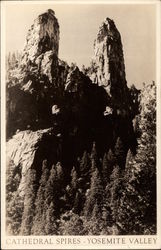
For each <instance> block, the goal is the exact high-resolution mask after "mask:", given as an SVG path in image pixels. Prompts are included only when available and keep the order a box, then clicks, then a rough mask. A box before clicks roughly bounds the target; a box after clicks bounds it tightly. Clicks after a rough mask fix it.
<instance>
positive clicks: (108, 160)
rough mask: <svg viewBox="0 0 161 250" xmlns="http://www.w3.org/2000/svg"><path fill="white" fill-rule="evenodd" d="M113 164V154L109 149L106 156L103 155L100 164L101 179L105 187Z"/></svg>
mask: <svg viewBox="0 0 161 250" xmlns="http://www.w3.org/2000/svg"><path fill="white" fill-rule="evenodd" d="M114 164H115V158H114V154H113V153H112V151H111V149H109V151H108V154H106V153H105V154H104V157H103V162H102V177H103V183H104V186H105V187H106V185H107V183H108V182H109V180H110V175H111V173H112V170H113V167H114Z"/></svg>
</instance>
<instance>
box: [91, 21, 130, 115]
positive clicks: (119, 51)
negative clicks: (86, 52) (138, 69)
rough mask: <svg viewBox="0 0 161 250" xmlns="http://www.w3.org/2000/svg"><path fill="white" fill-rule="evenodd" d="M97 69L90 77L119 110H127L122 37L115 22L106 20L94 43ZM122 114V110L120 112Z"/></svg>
mask: <svg viewBox="0 0 161 250" xmlns="http://www.w3.org/2000/svg"><path fill="white" fill-rule="evenodd" d="M93 65H95V69H94V70H93V72H92V74H91V75H90V77H91V79H92V80H93V82H94V83H95V84H98V86H102V87H103V88H104V89H105V90H106V92H107V94H108V95H109V96H110V97H111V99H112V104H115V106H117V108H118V107H119V108H122V109H123V108H124V109H125V108H126V109H127V107H126V105H127V102H126V101H127V92H128V90H127V84H126V76H125V64H124V56H123V48H122V42H121V36H120V33H119V31H118V30H117V28H116V26H115V23H114V21H113V20H111V19H109V18H106V19H105V20H104V22H103V23H102V25H101V26H100V28H99V32H98V34H97V38H96V40H95V42H94V61H93ZM120 112H121V110H120Z"/></svg>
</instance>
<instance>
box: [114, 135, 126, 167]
mask: <svg viewBox="0 0 161 250" xmlns="http://www.w3.org/2000/svg"><path fill="white" fill-rule="evenodd" d="M115 157H116V162H117V165H119V166H120V167H121V168H123V167H124V165H125V160H126V151H125V147H124V145H123V143H122V140H121V138H120V137H118V138H117V141H116V145H115Z"/></svg>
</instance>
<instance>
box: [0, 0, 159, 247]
mask: <svg viewBox="0 0 161 250" xmlns="http://www.w3.org/2000/svg"><path fill="white" fill-rule="evenodd" d="M53 2H54V4H62V5H63V4H64V5H65V4H113V5H114V4H116V5H117V4H123V5H125V4H129V5H132V4H135V5H136V4H138V5H139V4H140V5H142V4H154V5H156V9H157V15H156V23H157V32H156V36H157V37H156V48H157V49H156V58H157V64H156V65H157V67H156V75H157V80H156V82H157V235H156V236H153V235H150V236H118V237H117V236H111V235H109V236H90V237H89V236H79V237H76V236H52V237H49V236H47V237H45V236H41V237H38V236H37V237H36V236H26V237H25V236H23V237H21V236H12V237H9V236H6V235H5V216H4V211H5V166H6V159H5V152H6V143H5V134H6V122H5V121H6V119H5V103H6V100H5V73H4V70H3V72H2V69H5V8H6V6H7V5H14V4H17V3H18V4H20V5H21V4H22V5H26V4H51V3H53ZM160 6H161V2H160V1H159V0H158V1H156V0H154V1H153V0H151V1H146V0H145V1H139V0H137V1H126V0H124V1H117V0H116V1H108V0H107V1H92V0H91V1H86V0H82V1H61V0H60V1H3V2H1V7H2V8H1V30H2V35H1V72H2V74H1V239H2V246H1V247H2V249H51V248H52V249H62V248H63V249H106V248H108V249H129V248H130V249H161V193H160V190H161V178H160V177H161V169H160V166H161V157H160V155H161V103H160V101H161V83H160V81H161V75H160V69H161V63H160V56H161V49H160V45H161V39H160V35H161V33H160V28H161V27H160V21H161V19H160ZM159 236H160V237H159ZM39 238H41V239H43V240H44V241H45V239H47V240H49V239H51V240H52V241H53V242H55V244H53V245H51V244H47V245H46V244H44V245H42V244H28V245H26V244H15V245H14V244H12V245H10V244H8V245H7V244H6V241H8V242H9V241H10V240H11V239H16V240H18V239H20V240H23V239H25V240H29V241H34V239H39ZM58 238H64V239H68V238H70V239H78V238H79V239H80V240H81V242H82V244H81V245H80V244H72V245H71V244H70V245H69V244H66V245H65V244H64V245H62V244H56V239H58ZM88 238H91V239H92V238H97V239H100V238H105V239H111V238H112V239H114V238H115V239H116V238H120V241H121V240H122V239H123V238H124V239H125V241H126V243H127V244H126V245H124V244H121V243H119V244H112V245H107V244H105V245H102V244H94V245H89V244H87V243H88ZM130 238H138V239H141V240H147V239H149V238H151V239H152V238H157V244H156V245H151V244H149V245H147V244H140V245H139V244H136V245H131V244H130V243H129V239H130ZM24 242H25V241H24Z"/></svg>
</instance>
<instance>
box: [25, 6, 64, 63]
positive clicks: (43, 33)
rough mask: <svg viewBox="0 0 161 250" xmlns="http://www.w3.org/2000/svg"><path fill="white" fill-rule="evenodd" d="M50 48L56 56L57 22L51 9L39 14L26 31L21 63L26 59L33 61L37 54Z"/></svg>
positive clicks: (57, 47) (57, 44) (57, 43)
mask: <svg viewBox="0 0 161 250" xmlns="http://www.w3.org/2000/svg"><path fill="white" fill-rule="evenodd" d="M50 50H51V51H53V52H54V53H55V55H56V56H58V50H59V24H58V21H57V18H56V17H55V12H54V11H53V10H51V9H49V10H47V11H46V12H45V13H43V14H41V15H39V16H38V18H36V20H35V21H34V24H33V25H32V26H31V28H30V30H29V31H28V34H27V37H26V45H25V48H24V51H23V55H22V64H23V63H26V62H28V61H31V62H32V63H33V62H35V60H36V58H37V57H38V56H39V55H41V54H42V53H45V52H46V51H50Z"/></svg>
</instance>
